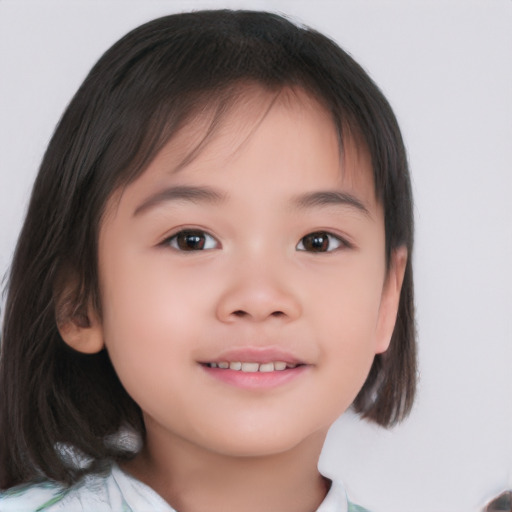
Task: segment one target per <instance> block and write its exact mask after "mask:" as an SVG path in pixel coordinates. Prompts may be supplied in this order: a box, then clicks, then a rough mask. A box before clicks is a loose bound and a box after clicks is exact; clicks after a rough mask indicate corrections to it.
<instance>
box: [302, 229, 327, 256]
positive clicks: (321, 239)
mask: <svg viewBox="0 0 512 512" xmlns="http://www.w3.org/2000/svg"><path fill="white" fill-rule="evenodd" d="M303 244H304V248H305V249H306V251H313V252H323V251H326V250H327V249H328V248H329V236H328V235H327V233H311V234H310V235H307V236H305V237H304V238H303Z"/></svg>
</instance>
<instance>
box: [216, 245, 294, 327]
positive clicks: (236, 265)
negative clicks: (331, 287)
mask: <svg viewBox="0 0 512 512" xmlns="http://www.w3.org/2000/svg"><path fill="white" fill-rule="evenodd" d="M285 263H286V262H285V261H283V258H279V257H274V259H270V257H268V256H267V257H264V256H263V255H258V254H255V253H253V254H252V255H249V254H245V255H244V256H243V257H240V259H239V260H238V261H236V262H233V263H232V265H231V266H230V270H229V276H230V277H229V279H228V285H227V286H226V288H225V289H224V290H223V293H222V294H221V297H220V299H219V303H218V307H217V316H218V317H219V319H220V320H222V321H234V320H236V319H245V320H250V321H264V320H266V319H269V318H281V319H282V320H293V319H295V318H297V317H298V316H300V314H301V305H300V301H299V298H298V297H297V295H296V293H294V291H293V286H292V283H291V282H290V280H287V278H286V272H285Z"/></svg>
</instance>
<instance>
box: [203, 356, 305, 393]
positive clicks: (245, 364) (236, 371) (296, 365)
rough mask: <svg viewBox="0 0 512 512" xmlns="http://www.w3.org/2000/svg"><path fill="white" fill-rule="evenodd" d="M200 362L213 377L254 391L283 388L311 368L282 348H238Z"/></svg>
mask: <svg viewBox="0 0 512 512" xmlns="http://www.w3.org/2000/svg"><path fill="white" fill-rule="evenodd" d="M199 364H200V366H201V367H202V368H203V371H204V372H205V373H206V374H207V375H209V376H210V377H211V378H213V379H214V380H216V381H218V382H222V383H223V384H224V385H228V386H230V387H235V388H240V389H245V390H252V391H264V390H270V389H276V388H280V387H281V386H284V385H288V383H291V382H292V381H295V379H299V378H301V376H303V375H307V374H308V373H309V371H308V370H310V369H311V365H310V364H308V363H306V362H305V361H303V360H300V359H298V358H297V357H295V356H294V355H292V354H290V353H288V352H286V351H282V350H280V349H279V348H263V349H262V348H245V349H235V350H231V351H227V352H225V353H223V354H219V356H218V357H217V358H216V359H212V360H206V361H201V362H199Z"/></svg>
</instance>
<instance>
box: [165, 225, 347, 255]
mask: <svg viewBox="0 0 512 512" xmlns="http://www.w3.org/2000/svg"><path fill="white" fill-rule="evenodd" d="M180 237H182V238H181V239H180ZM186 237H189V239H188V240H187V238H186ZM192 237H193V239H191V238H192ZM189 242H192V243H194V244H199V247H193V246H192V247H191V246H184V245H183V243H185V244H188V243H189ZM305 243H306V245H305ZM333 243H334V244H335V247H334V248H331V247H330V246H331V245H332V244H333ZM164 244H165V245H168V246H170V247H172V248H173V249H175V250H176V251H180V252H197V251H208V250H211V249H217V248H218V244H219V242H218V241H217V240H215V238H214V237H213V236H212V235H210V234H208V233H206V232H205V231H202V230H200V229H183V230H181V231H178V232H177V233H175V234H174V235H172V236H170V237H169V238H167V239H165V241H164ZM307 245H309V250H308V248H306V246H307ZM315 246H316V247H315ZM351 247H352V245H351V244H350V243H349V242H348V241H347V240H345V239H343V238H341V237H339V236H336V235H333V234H332V233H329V232H327V231H313V232H312V233H308V234H307V235H306V236H304V237H302V238H301V239H300V240H299V243H298V244H297V247H296V250H297V251H302V252H313V253H327V252H334V251H337V250H341V249H350V248H351Z"/></svg>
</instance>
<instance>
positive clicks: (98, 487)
mask: <svg viewBox="0 0 512 512" xmlns="http://www.w3.org/2000/svg"><path fill="white" fill-rule="evenodd" d="M0 511H1V512H35V511H37V512H176V511H175V510H174V509H173V508H172V507H171V506H170V505H169V504H168V503H167V502H166V501H165V500H164V499H163V498H162V497H161V496H159V495H158V494H157V493H156V492H155V491H154V490H153V489H151V488H150V487H148V486H147V485H146V484H143V483H142V482H140V481H139V480H137V479H135V478H134V477H132V476H130V475H129V474H127V473H125V472H124V471H122V470H121V468H120V467H119V466H118V465H117V464H113V465H112V466H111V467H110V470H109V471H108V472H107V473H101V474H90V475H87V476H85V477H84V478H83V479H81V480H80V481H79V482H78V483H76V484H75V485H73V486H71V487H69V488H67V487H62V486H60V485H59V484H57V483H53V482H43V483H37V484H31V485H24V486H19V487H14V488H12V489H9V490H8V491H5V492H3V493H0ZM316 512H364V509H362V508H360V507H358V506H357V505H353V504H352V503H350V502H349V501H348V499H347V495H346V493H345V489H344V488H343V485H341V483H337V482H333V484H332V485H331V488H330V490H329V492H328V493H327V496H326V497H325V499H324V501H323V502H322V503H321V505H320V507H319V508H318V509H317V510H316Z"/></svg>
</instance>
